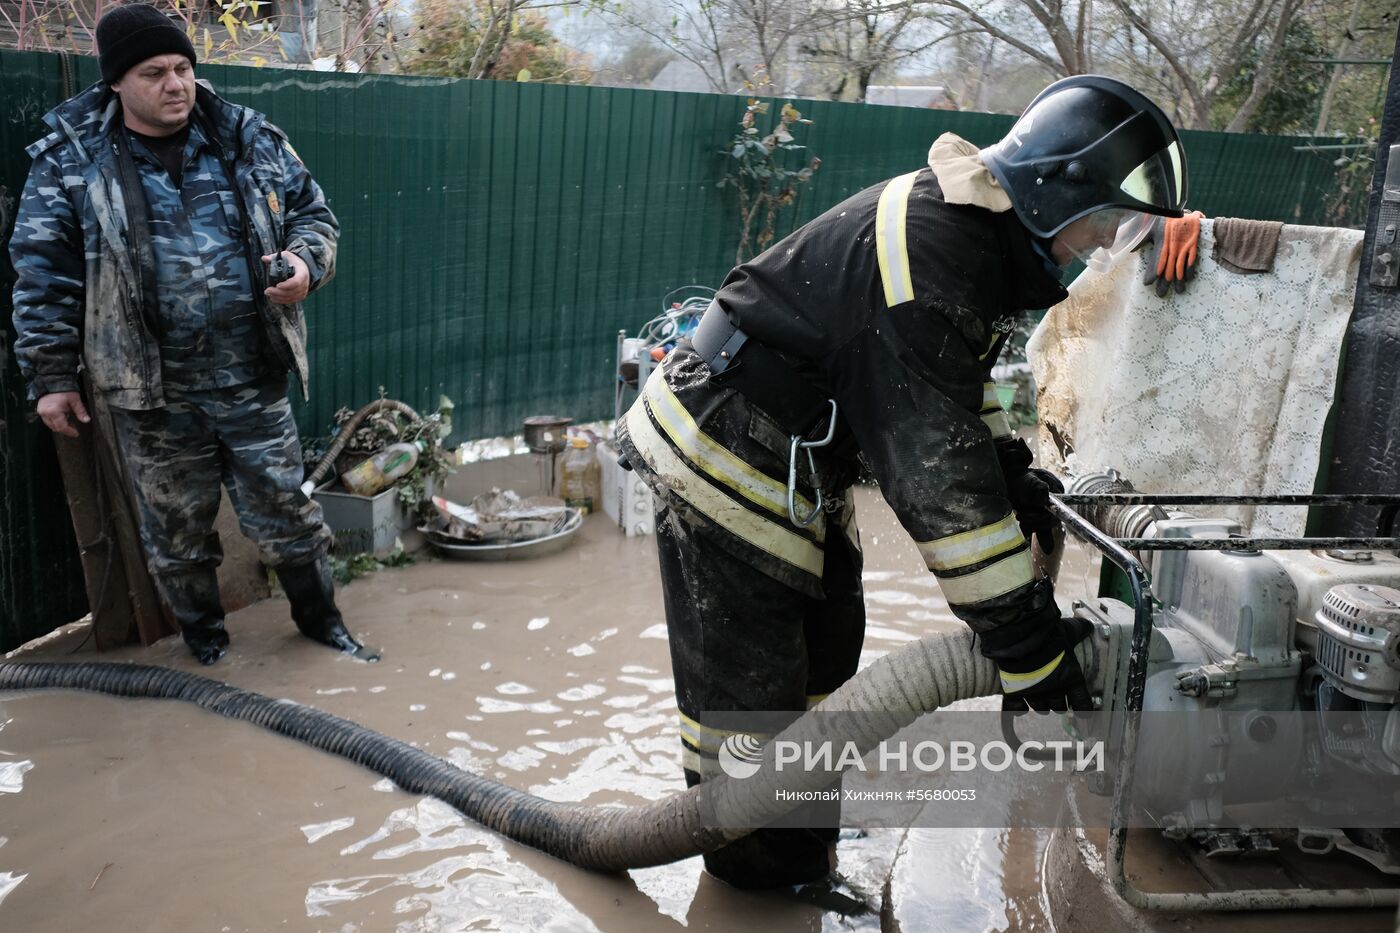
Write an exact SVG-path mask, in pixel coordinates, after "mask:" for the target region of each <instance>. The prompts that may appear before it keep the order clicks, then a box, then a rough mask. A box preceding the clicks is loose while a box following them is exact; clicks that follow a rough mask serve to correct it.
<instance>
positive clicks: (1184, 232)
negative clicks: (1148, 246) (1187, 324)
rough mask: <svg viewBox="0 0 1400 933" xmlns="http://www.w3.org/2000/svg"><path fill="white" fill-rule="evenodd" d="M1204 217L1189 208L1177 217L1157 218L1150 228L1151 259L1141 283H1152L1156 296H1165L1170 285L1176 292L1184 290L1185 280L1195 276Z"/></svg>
mask: <svg viewBox="0 0 1400 933" xmlns="http://www.w3.org/2000/svg"><path fill="white" fill-rule="evenodd" d="M1204 218H1205V215H1204V214H1202V213H1201V212H1200V211H1191V212H1190V213H1189V214H1187V215H1186V216H1185V217H1180V218H1175V217H1161V218H1158V220H1157V223H1156V225H1155V226H1154V227H1153V229H1152V242H1153V244H1154V245H1155V249H1154V251H1153V252H1154V257H1153V258H1154V261H1153V263H1152V266H1151V268H1149V269H1148V271H1147V275H1146V276H1144V277H1143V280H1142V284H1144V285H1153V284H1154V283H1155V285H1156V287H1157V296H1158V297H1159V298H1165V297H1166V295H1167V290H1168V289H1169V288H1171V287H1172V286H1173V285H1174V286H1176V291H1177V293H1178V294H1180V293H1181V292H1184V291H1186V283H1187V282H1188V281H1190V280H1191V279H1193V278H1195V277H1196V259H1197V249H1198V247H1199V245H1200V240H1201V221H1202V220H1203V219H1204Z"/></svg>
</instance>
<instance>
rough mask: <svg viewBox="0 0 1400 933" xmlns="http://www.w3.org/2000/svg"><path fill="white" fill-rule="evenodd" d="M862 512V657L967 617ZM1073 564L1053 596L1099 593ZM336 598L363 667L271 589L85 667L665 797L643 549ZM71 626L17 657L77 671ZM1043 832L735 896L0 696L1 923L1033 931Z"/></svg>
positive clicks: (204, 718) (328, 780) (586, 536)
mask: <svg viewBox="0 0 1400 933" xmlns="http://www.w3.org/2000/svg"><path fill="white" fill-rule="evenodd" d="M860 508H861V512H860V515H861V527H862V537H863V541H864V544H865V549H866V572H865V585H866V597H867V604H868V607H869V609H868V611H869V630H868V634H867V638H866V644H865V652H864V656H863V663H869V661H871V660H873V659H874V658H876V657H878V656H879V655H881V654H883V653H885V652H887V651H889V650H891V649H893V648H896V647H898V646H899V645H901V644H903V643H905V642H908V641H910V640H912V639H914V638H917V637H919V636H920V635H922V634H924V633H926V632H928V631H931V630H935V629H938V628H947V627H953V626H956V625H959V624H961V623H959V622H957V620H956V619H954V617H953V616H952V615H951V614H950V613H949V611H948V609H947V606H946V604H945V603H944V602H943V600H942V598H941V596H940V594H939V592H938V589H937V586H936V584H935V582H934V578H933V576H932V575H931V574H928V573H927V572H926V571H925V570H923V567H922V562H921V561H920V559H919V557H918V553H917V551H916V549H915V548H914V546H913V544H912V543H910V542H909V540H908V539H907V537H906V536H905V535H904V533H903V532H902V531H901V530H900V529H899V528H898V526H897V524H896V523H895V520H894V518H893V516H892V515H891V514H890V513H889V512H888V510H887V509H885V507H884V505H883V503H881V502H880V501H879V500H878V497H877V496H875V495H874V494H872V493H871V491H870V490H861V498H860ZM1080 563H1083V562H1082V561H1081V562H1080ZM1076 567H1077V565H1076V564H1074V563H1071V564H1070V566H1069V567H1068V568H1067V570H1066V571H1065V573H1067V574H1068V577H1062V581H1063V582H1062V588H1066V591H1068V590H1067V588H1068V587H1076V588H1082V587H1086V586H1088V585H1090V584H1091V583H1092V582H1093V581H1092V580H1090V579H1089V576H1090V575H1089V573H1088V572H1087V570H1086V569H1083V568H1079V569H1076ZM1076 575H1078V576H1079V577H1083V579H1076ZM339 600H340V604H341V607H342V610H343V611H344V613H345V616H346V620H347V624H348V625H349V627H350V628H351V630H352V631H353V632H354V633H355V634H356V635H358V636H360V637H362V638H363V639H364V640H365V641H366V642H367V643H369V644H372V645H374V646H376V647H378V648H381V649H382V650H383V652H384V660H383V661H382V662H380V663H378V664H374V665H366V664H363V663H360V662H357V661H355V660H353V659H351V658H348V657H345V656H341V655H336V654H334V653H332V652H330V651H328V650H327V649H325V648H322V647H319V646H316V645H314V644H312V643H310V642H308V641H306V640H304V639H302V638H301V637H300V636H298V635H297V633H296V630H295V628H294V627H293V625H292V623H291V621H290V619H289V618H288V616H287V611H286V603H285V601H284V600H281V599H271V600H266V601H264V602H261V603H258V604H256V605H254V606H252V607H250V608H248V609H245V610H243V611H240V612H237V613H234V614H233V615H231V616H230V618H229V628H230V630H231V632H232V636H233V643H232V646H231V650H230V652H229V655H228V657H227V658H226V659H225V660H223V661H221V662H220V663H219V664H217V665H215V666H214V667H212V668H209V669H203V668H199V667H198V665H197V664H195V662H194V661H193V659H192V658H190V657H189V655H188V653H187V651H186V649H185V647H184V645H183V644H182V643H181V642H179V641H178V640H177V639H173V638H171V639H166V640H165V641H163V642H160V643H159V644H157V645H156V646H154V647H153V648H151V649H141V648H128V649H125V650H122V651H119V652H114V653H111V654H109V655H105V656H103V657H104V659H110V660H131V661H137V662H142V663H153V664H161V665H167V666H170V667H174V668H179V669H183V670H191V671H196V672H198V673H203V674H207V675H209V676H212V677H215V678H218V679H221V680H225V681H227V682H229V683H232V684H236V685H238V686H241V687H246V688H249V689H252V690H256V691H258V692H261V693H264V694H267V695H270V696H273V697H279V698H285V699H289V700H294V701H296V702H299V703H305V704H309V705H313V706H316V707H319V708H321V709H324V710H327V711H329V712H332V713H335V714H337V715H340V716H344V717H346V718H348V719H351V720H354V721H356V722H359V723H361V724H363V725H366V726H368V727H370V728H373V729H376V730H379V731H381V732H383V733H386V734H388V735H391V736H394V737H397V738H400V739H403V740H405V741H409V742H412V743H414V744H416V745H418V746H419V747H421V748H423V749H425V750H426V751H429V752H431V753H433V754H436V755H439V756H442V757H444V758H446V759H448V760H450V761H452V762H454V763H455V764H457V765H459V766H460V767H462V768H464V769H467V770H469V771H473V772H476V773H479V774H483V775H486V776H489V777H491V778H494V779H496V780H498V781H502V782H504V783H507V784H509V785H511V786H513V787H517V788H520V789H523V790H527V791H529V792H530V793H533V794H537V795H539V796H542V797H545V798H548V799H551V800H557V801H569V802H578V803H585V804H617V803H621V804H627V803H637V802H641V801H647V800H654V799H657V798H659V797H662V796H665V795H668V794H671V793H674V792H676V791H678V790H680V789H682V788H683V787H684V781H683V778H682V775H681V768H680V762H679V757H680V756H679V751H680V749H679V740H678V733H677V722H676V714H675V702H674V694H673V691H672V684H671V676H670V667H669V660H668V652H667V642H666V637H665V625H664V620H663V615H662V604H661V592H660V585H659V582H658V577H657V568H656V555H655V548H654V544H653V542H652V540H651V539H650V538H645V537H643V538H625V537H623V536H622V534H621V533H620V532H618V531H617V530H616V529H615V528H614V527H612V525H611V524H610V523H609V522H608V520H607V519H606V518H605V517H602V516H594V517H592V518H590V519H589V520H588V521H586V522H585V525H584V529H583V531H582V532H581V536H580V540H578V541H577V542H576V543H575V545H574V546H573V547H572V548H570V549H569V550H567V551H565V552H563V553H560V554H557V555H553V556H549V557H545V558H541V559H539V560H535V561H528V562H513V563H501V564H490V563H483V564H478V563H459V562H449V561H440V560H423V561H420V562H418V563H416V564H415V565H412V566H409V567H405V568H400V569H392V570H385V571H381V572H379V573H376V574H373V575H371V576H369V577H366V578H363V579H360V580H357V581H355V582H354V583H352V584H350V585H348V586H346V587H344V588H343V589H342V590H341V591H340V596H339ZM1064 602H1065V604H1066V606H1067V604H1068V600H1067V599H1066V600H1065V601H1064ZM83 636H84V632H83V631H81V630H74V631H68V632H65V633H63V634H61V635H59V636H57V637H54V638H52V639H50V640H49V641H47V642H45V643H44V644H42V645H39V646H38V647H36V648H32V649H30V650H28V651H26V652H24V653H23V657H24V658H25V659H28V660H71V659H73V658H81V659H93V658H94V657H95V655H94V654H93V653H92V652H91V649H90V648H86V647H81V643H82V641H83ZM983 702H991V701H983ZM1048 838H1049V833H1048V832H1032V831H1008V830H1000V829H985V830H951V829H916V830H910V831H903V830H876V831H871V832H869V833H862V832H858V831H855V830H845V831H843V833H842V837H841V840H840V842H839V843H838V845H837V853H838V857H839V866H838V871H839V873H840V875H841V876H842V878H843V879H844V882H845V883H844V884H843V885H840V886H838V887H837V888H836V889H834V890H833V891H829V892H804V893H801V894H788V893H784V894H758V893H749V892H742V891H737V890H734V889H732V888H729V887H728V886H726V885H724V884H722V883H720V882H717V881H715V880H714V879H713V878H710V877H709V876H707V875H705V874H704V873H703V872H702V870H701V863H700V860H699V859H689V860H686V861H683V862H680V863H676V864H673V865H668V866H663V867H658V868H651V869H645V870H635V871H631V872H628V873H626V874H619V875H602V874H597V873H592V872H586V871H583V870H580V869H576V868H574V867H572V866H570V865H567V864H565V863H563V862H561V861H558V860H556V859H553V858H551V857H549V856H546V855H543V854H541V853H539V852H536V851H534V850H532V849H529V848H526V847H523V846H520V845H517V844H515V843H512V842H507V841H504V840H503V839H501V838H500V837H498V836H497V835H495V834H494V833H492V832H489V831H486V830H483V829H480V828H479V827H477V826H476V825H475V824H473V823H472V822H470V821H469V820H467V819H466V818H464V817H462V816H461V815H460V814H458V813H457V812H456V811H455V810H453V809H452V808H450V807H448V806H447V805H446V804H443V803H441V802H438V801H436V800H433V799H430V798H423V797H418V796H414V795H410V794H408V793H405V792H403V791H400V790H398V789H396V788H395V787H394V786H393V785H392V783H391V782H389V781H388V780H387V779H382V778H380V777H379V776H378V775H375V774H373V773H371V772H369V771H367V770H364V769H362V768H360V767H358V766H355V765H352V764H350V763H348V762H345V761H343V760H340V759H338V758H334V757H332V756H329V755H326V754H323V753H321V752H318V751H316V750H314V749H311V748H308V747H305V746H302V745H300V744H298V743H295V742H292V741H290V740H287V739H283V738H281V737H278V736H275V735H272V734H269V733H266V732H263V731H261V730H259V729H257V728H255V727H253V726H251V725H248V724H245V723H240V722H233V721H230V720H226V719H222V718H220V717H216V716H213V715H210V714H208V713H205V712H203V711H201V710H199V709H197V708H195V707H193V706H192V705H189V704H184V703H178V702H166V701H155V700H122V699H115V698H108V697H101V696H95V695H85V694H78V693H60V692H44V693H30V694H0V929H3V930H6V931H11V930H13V931H20V930H22V931H34V933H46V931H72V930H99V929H101V930H142V931H153V930H180V931H204V930H209V931H220V933H222V931H245V930H246V931H268V930H297V931H300V930H306V931H311V930H317V931H337V933H352V931H363V933H369V931H390V930H392V931H405V933H407V931H465V930H503V931H504V930H531V931H593V930H597V931H604V933H633V931H652V930H663V931H664V930H675V929H682V928H684V929H693V930H725V931H727V930H734V929H762V930H766V931H774V933H782V931H832V930H881V929H883V930H904V931H913V930H919V931H924V930H1017V931H1039V930H1050V929H1052V926H1051V924H1050V922H1049V921H1048V919H1047V918H1046V913H1045V911H1046V907H1045V906H1044V904H1045V899H1044V897H1043V896H1042V893H1041V887H1042V886H1041V877H1042V871H1043V868H1044V861H1045V858H1046V854H1047V851H1048ZM1372 916H1374V912H1373V914H1372ZM1262 919H1263V918H1252V920H1262ZM1192 928H1195V929H1202V928H1204V927H1201V926H1199V925H1195V926H1193V927H1192ZM1236 928H1237V929H1246V928H1255V927H1254V925H1253V923H1252V922H1251V923H1249V924H1246V925H1244V926H1240V925H1238V924H1236ZM1259 928H1260V929H1262V927H1259ZM1272 929H1278V927H1277V926H1275V927H1272ZM1299 929H1303V927H1299ZM1357 929H1360V927H1357Z"/></svg>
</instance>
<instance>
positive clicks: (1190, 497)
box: [1056, 492, 1400, 506]
mask: <svg viewBox="0 0 1400 933" xmlns="http://www.w3.org/2000/svg"><path fill="white" fill-rule="evenodd" d="M1056 498H1057V499H1059V500H1060V501H1061V502H1063V503H1065V504H1066V505H1094V506H1107V505H1396V504H1400V495H1350V494H1344V493H1325V494H1316V495H1302V494H1286V495H1278V496H1264V495H1213V496H1212V495H1199V494H1195V493H1146V492H1104V493H1065V494H1063V495H1057V496H1056Z"/></svg>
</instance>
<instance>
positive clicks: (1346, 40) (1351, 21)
mask: <svg viewBox="0 0 1400 933" xmlns="http://www.w3.org/2000/svg"><path fill="white" fill-rule="evenodd" d="M1360 19H1361V0H1352V2H1351V16H1350V17H1349V18H1348V19H1347V28H1346V31H1345V32H1343V33H1342V41H1341V42H1339V43H1337V56H1336V57H1337V58H1339V59H1342V58H1346V57H1347V53H1348V52H1350V51H1351V43H1352V34H1353V33H1354V32H1355V31H1356V24H1357V22H1358V21H1360ZM1341 76H1342V66H1341V65H1333V66H1332V76H1331V77H1330V78H1328V79H1327V90H1326V91H1325V92H1323V95H1322V109H1320V110H1319V111H1318V112H1317V126H1315V127H1314V128H1313V135H1314V136H1321V135H1322V134H1323V133H1325V132H1327V120H1328V119H1329V118H1330V117H1331V116H1332V99H1333V98H1334V97H1335V96H1336V95H1337V81H1338V79H1340V78H1341Z"/></svg>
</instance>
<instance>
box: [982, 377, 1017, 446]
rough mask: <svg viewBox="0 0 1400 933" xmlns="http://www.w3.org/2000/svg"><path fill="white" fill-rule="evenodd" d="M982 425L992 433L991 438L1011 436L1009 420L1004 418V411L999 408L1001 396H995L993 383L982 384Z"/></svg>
mask: <svg viewBox="0 0 1400 933" xmlns="http://www.w3.org/2000/svg"><path fill="white" fill-rule="evenodd" d="M982 423H983V424H985V425H986V426H987V428H988V429H989V430H990V431H991V432H992V437H1007V436H1009V435H1010V434H1011V419H1010V418H1008V417H1007V416H1006V409H1005V408H1002V407H1001V396H999V395H997V386H996V383H995V382H984V383H982Z"/></svg>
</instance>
